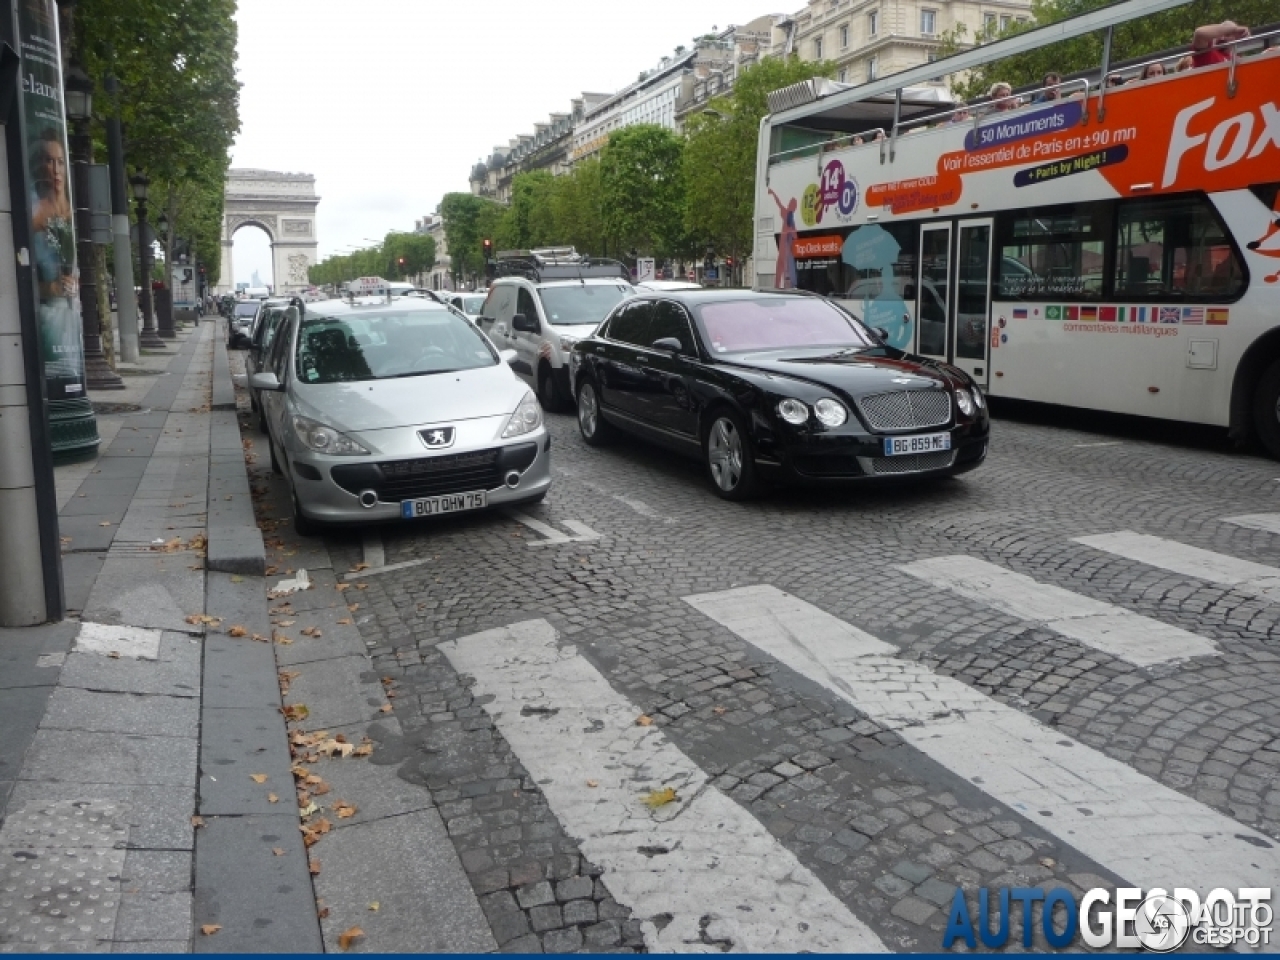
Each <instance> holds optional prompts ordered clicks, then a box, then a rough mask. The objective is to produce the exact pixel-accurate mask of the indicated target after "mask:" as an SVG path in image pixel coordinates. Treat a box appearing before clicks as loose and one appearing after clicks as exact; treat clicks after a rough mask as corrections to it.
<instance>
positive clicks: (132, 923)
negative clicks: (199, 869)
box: [112, 890, 192, 943]
mask: <svg viewBox="0 0 1280 960" xmlns="http://www.w3.org/2000/svg"><path fill="white" fill-rule="evenodd" d="M191 899H192V898H191V891H190V890H180V891H170V892H163V891H159V890H138V891H129V890H122V891H121V894H120V912H119V913H118V914H117V915H116V926H115V934H114V936H113V937H112V940H113V941H115V942H117V943H118V942H126V943H128V942H139V941H143V942H146V941H154V940H169V941H185V940H187V939H188V938H189V937H190V936H191Z"/></svg>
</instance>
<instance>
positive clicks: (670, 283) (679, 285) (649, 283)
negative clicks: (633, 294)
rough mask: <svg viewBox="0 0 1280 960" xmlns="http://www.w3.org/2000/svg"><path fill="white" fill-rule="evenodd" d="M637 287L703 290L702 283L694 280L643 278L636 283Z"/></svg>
mask: <svg viewBox="0 0 1280 960" xmlns="http://www.w3.org/2000/svg"><path fill="white" fill-rule="evenodd" d="M636 289H637V290H654V291H660V292H664V291H671V290H701V289H702V284H700V283H694V282H693V281H692V280H641V281H640V282H639V283H637V284H636Z"/></svg>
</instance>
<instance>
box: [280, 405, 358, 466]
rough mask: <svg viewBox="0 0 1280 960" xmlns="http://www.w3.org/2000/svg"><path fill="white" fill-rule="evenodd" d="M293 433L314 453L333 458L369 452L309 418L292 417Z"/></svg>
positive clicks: (341, 434) (343, 434) (343, 435)
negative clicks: (325, 454) (324, 454)
mask: <svg viewBox="0 0 1280 960" xmlns="http://www.w3.org/2000/svg"><path fill="white" fill-rule="evenodd" d="M293 432H294V433H296V434H297V435H298V439H299V440H301V441H302V442H303V444H305V445H306V446H307V447H309V448H310V449H312V450H314V451H316V453H328V454H331V455H333V456H335V457H357V456H361V455H365V456H367V455H368V453H369V451H368V450H366V449H365V448H364V447H362V446H361V445H360V444H358V443H356V441H354V440H352V439H351V438H350V437H348V436H347V435H346V434H345V433H339V432H338V431H337V430H335V429H333V427H327V426H325V425H324V424H323V423H320V422H319V421H318V420H312V419H311V418H310V417H299V416H296V415H295V416H294V418H293Z"/></svg>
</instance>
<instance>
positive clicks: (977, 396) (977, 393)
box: [971, 383, 987, 410]
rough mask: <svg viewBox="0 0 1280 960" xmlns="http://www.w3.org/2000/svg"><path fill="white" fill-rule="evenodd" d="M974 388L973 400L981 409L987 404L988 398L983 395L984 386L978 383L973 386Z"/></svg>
mask: <svg viewBox="0 0 1280 960" xmlns="http://www.w3.org/2000/svg"><path fill="white" fill-rule="evenodd" d="M971 389H972V390H973V402H974V403H975V404H977V407H978V409H979V410H981V409H982V408H983V407H985V406H986V405H987V400H986V398H985V397H984V396H983V395H982V388H981V387H979V386H978V385H977V384H976V383H975V384H974V385H973V387H972V388H971Z"/></svg>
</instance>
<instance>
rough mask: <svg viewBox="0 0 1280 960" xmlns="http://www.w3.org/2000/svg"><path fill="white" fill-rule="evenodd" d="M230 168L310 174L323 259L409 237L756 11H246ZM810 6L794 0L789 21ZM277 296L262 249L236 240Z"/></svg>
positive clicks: (394, 7)
mask: <svg viewBox="0 0 1280 960" xmlns="http://www.w3.org/2000/svg"><path fill="white" fill-rule="evenodd" d="M239 3H240V12H239V14H238V16H237V20H238V22H239V26H240V47H239V71H240V82H241V84H242V85H243V86H242V89H241V91H240V121H241V130H240V136H239V138H238V139H237V141H236V145H235V148H234V150H233V151H232V166H235V167H258V168H262V169H268V170H287V171H302V172H306V173H311V174H314V175H315V178H316V192H317V193H318V194H319V195H320V196H321V198H322V199H321V202H320V207H319V211H318V213H319V226H318V233H319V241H320V256H321V257H322V258H323V257H324V256H326V255H328V254H331V253H334V252H337V251H342V250H344V248H347V247H353V246H361V245H363V246H368V245H369V244H368V243H367V242H366V241H365V238H366V237H372V238H374V239H381V238H382V237H383V236H384V235H385V234H386V233H387V231H388V230H412V229H413V222H414V220H415V219H417V218H420V217H422V216H424V215H426V214H428V213H432V212H434V210H435V208H436V204H438V203H439V202H440V198H441V197H442V196H443V195H444V194H446V193H449V192H451V191H455V190H467V189H468V186H467V174H468V172H469V171H470V170H471V167H472V165H473V164H474V163H475V162H476V161H477V160H481V159H484V158H487V157H488V155H489V153H490V151H491V150H492V149H493V147H494V146H496V145H498V144H505V143H506V142H507V141H508V140H509V139H510V138H511V137H514V136H517V135H518V134H522V133H532V132H533V124H534V123H535V122H539V121H543V120H546V118H547V115H548V114H550V113H564V112H567V111H568V109H569V101H570V100H571V99H572V98H573V97H575V96H577V95H579V94H580V93H582V91H584V90H590V91H593V92H595V91H601V92H608V93H611V92H613V91H615V90H617V89H619V88H620V87H624V86H626V85H627V84H628V83H631V82H632V81H634V80H635V79H636V76H637V74H639V73H640V71H642V70H648V69H651V68H653V67H654V66H656V64H657V62H658V59H659V58H660V57H662V56H664V55H671V54H672V53H673V51H674V50H675V48H676V46H678V45H681V44H683V45H684V46H686V47H688V46H691V43H690V41H691V40H692V39H693V38H694V37H695V36H700V35H701V34H703V33H707V32H709V31H710V30H711V29H712V27H718V28H720V29H724V28H726V27H728V26H729V25H730V24H735V23H747V22H748V21H750V20H753V19H755V18H756V17H758V16H761V15H762V14H765V13H773V12H777V11H775V10H774V9H773V8H772V7H770V6H768V5H767V0H765V2H764V3H758V0H642V2H628V3H622V2H618V0H541V2H538V0H482V2H476V0H239ZM793 6H794V7H795V8H797V9H798V8H799V7H801V6H803V3H802V2H801V0H790V5H789V6H786V5H784V6H780V7H779V10H785V11H790V10H791V8H792V7H793ZM255 269H256V270H258V271H259V273H260V274H261V276H262V280H263V282H271V257H270V248H269V246H268V243H267V240H266V236H265V234H263V233H262V231H260V230H256V229H252V228H244V229H242V230H240V232H239V233H237V234H236V239H235V275H236V279H237V280H238V281H240V282H245V281H247V280H248V279H249V277H250V274H251V273H252V271H253V270H255Z"/></svg>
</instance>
